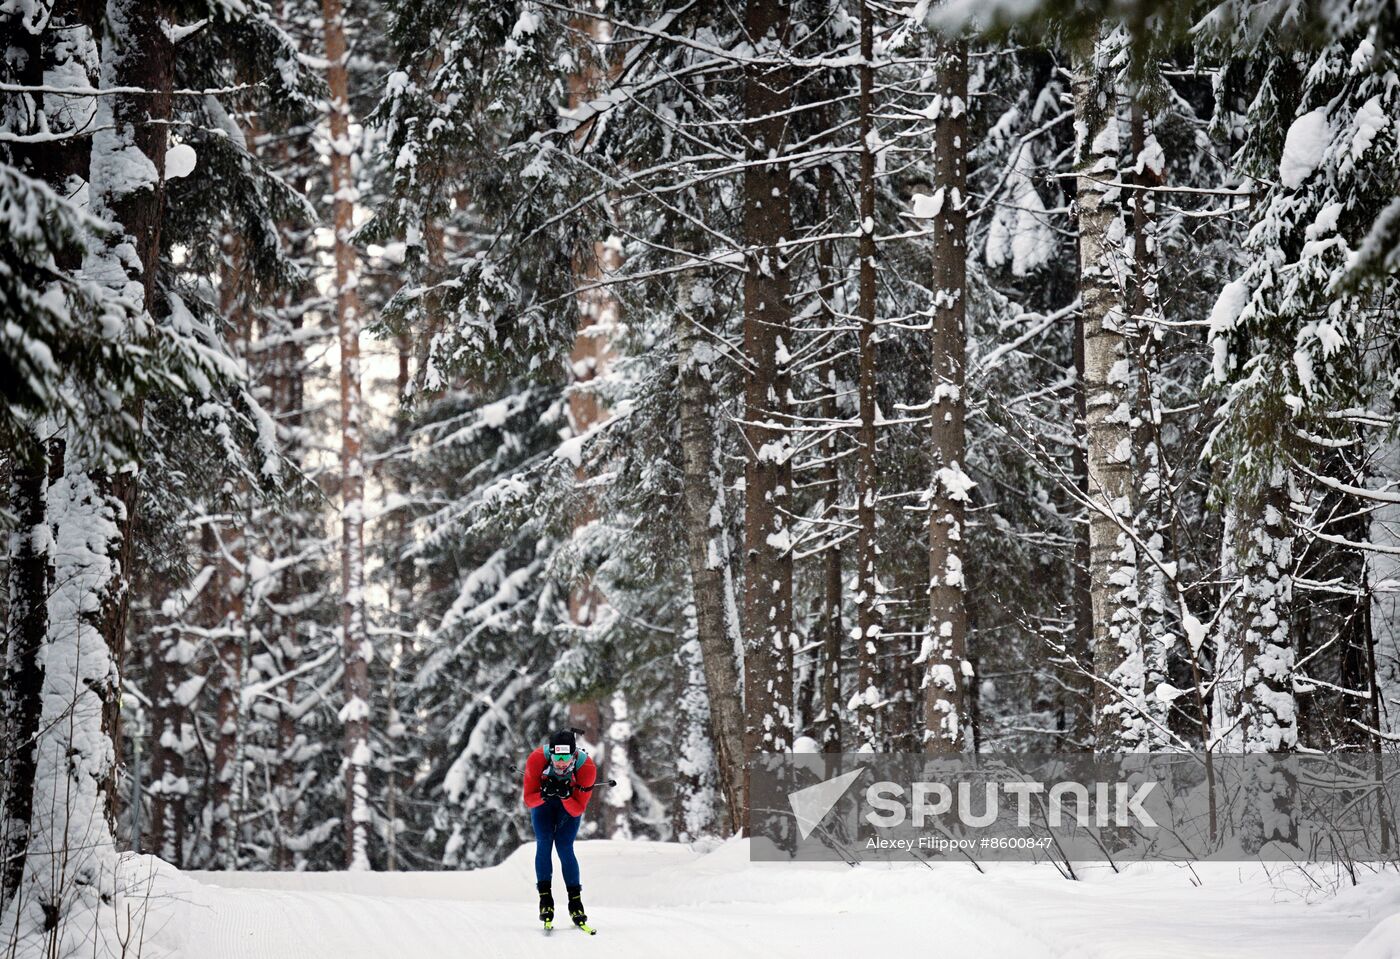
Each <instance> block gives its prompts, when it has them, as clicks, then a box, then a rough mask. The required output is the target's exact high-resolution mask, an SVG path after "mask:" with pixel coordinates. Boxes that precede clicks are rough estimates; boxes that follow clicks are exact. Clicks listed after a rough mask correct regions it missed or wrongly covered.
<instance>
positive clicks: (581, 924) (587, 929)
mask: <svg viewBox="0 0 1400 959" xmlns="http://www.w3.org/2000/svg"><path fill="white" fill-rule="evenodd" d="M574 925H576V926H578V927H579V928H580V929H582V930H583V931H584V932H586V933H588V934H589V935H590V936H596V935H598V930H597V929H594V928H593V927H592V926H590V925H589V924H588V923H586V922H575V923H574Z"/></svg>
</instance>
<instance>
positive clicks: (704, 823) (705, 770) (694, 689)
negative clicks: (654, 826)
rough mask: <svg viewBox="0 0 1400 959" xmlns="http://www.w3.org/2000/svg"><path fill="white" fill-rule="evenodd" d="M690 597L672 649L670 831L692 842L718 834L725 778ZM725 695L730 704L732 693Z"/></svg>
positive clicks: (694, 603) (694, 601)
mask: <svg viewBox="0 0 1400 959" xmlns="http://www.w3.org/2000/svg"><path fill="white" fill-rule="evenodd" d="M688 519H689V516H688V511H687V521H688ZM687 528H688V527H687ZM692 559H693V557H692ZM691 596H692V602H691V603H690V604H689V605H688V606H687V607H686V616H685V633H684V634H683V636H682V637H681V645H680V648H679V649H678V650H676V666H677V667H678V671H679V673H680V689H679V690H678V695H677V696H676V705H677V709H678V716H677V721H678V723H679V740H680V761H679V762H678V763H677V764H676V773H677V775H676V801H675V803H674V804H673V806H672V809H673V822H672V827H673V829H674V831H675V835H676V838H677V839H678V840H680V841H681V842H694V841H695V840H697V839H699V838H701V837H702V836H709V835H713V834H714V833H715V832H716V831H717V830H716V829H715V825H716V819H715V812H716V809H715V800H716V796H715V786H716V782H717V780H718V779H719V778H720V776H722V775H723V774H724V770H722V769H721V768H720V767H719V765H718V764H717V763H716V761H715V749H714V743H716V742H717V741H718V737H717V736H716V735H715V733H714V725H713V723H712V722H711V718H710V694H709V684H708V682H707V681H706V679H705V657H704V653H703V652H702V651H701V648H700V638H699V623H698V612H699V604H700V598H699V596H696V595H695V592H694V587H693V585H692V589H691ZM732 661H733V660H732V659H731V662H732ZM721 695H724V694H723V693H721ZM728 696H729V698H730V699H731V700H732V699H734V695H733V692H732V691H731V692H729V693H728ZM733 705H737V704H733ZM733 705H732V706H731V708H733ZM734 711H735V712H736V713H737V710H734ZM717 773H718V774H719V775H716V774H717Z"/></svg>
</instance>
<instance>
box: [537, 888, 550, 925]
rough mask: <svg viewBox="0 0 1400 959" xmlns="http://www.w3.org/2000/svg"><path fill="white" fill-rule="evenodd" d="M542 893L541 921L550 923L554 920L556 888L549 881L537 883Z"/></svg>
mask: <svg viewBox="0 0 1400 959" xmlns="http://www.w3.org/2000/svg"><path fill="white" fill-rule="evenodd" d="M535 888H536V889H537V890H539V894H540V922H542V923H545V924H546V925H550V924H552V923H553V922H554V890H553V889H552V888H551V886H550V884H549V883H547V882H540V883H536V884H535Z"/></svg>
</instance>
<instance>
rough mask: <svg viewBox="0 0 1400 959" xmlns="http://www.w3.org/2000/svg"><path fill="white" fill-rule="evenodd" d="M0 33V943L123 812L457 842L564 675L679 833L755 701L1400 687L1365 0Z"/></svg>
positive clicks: (844, 8)
mask: <svg viewBox="0 0 1400 959" xmlns="http://www.w3.org/2000/svg"><path fill="white" fill-rule="evenodd" d="M0 47H2V48H3V57H0V396H3V403H0V480H2V481H3V482H0V525H3V528H4V533H5V537H6V538H5V544H4V548H3V550H0V616H3V625H4V631H3V644H4V645H3V657H2V658H0V666H3V681H0V787H2V788H0V801H3V807H0V914H3V925H2V926H0V928H3V932H0V942H4V943H6V944H7V945H8V947H9V948H10V949H11V950H17V953H16V954H17V955H20V956H31V955H32V956H39V955H46V956H47V955H53V956H68V955H77V954H79V953H82V954H84V955H91V954H93V952H92V941H93V937H94V935H95V933H94V929H95V927H96V926H95V924H100V923H102V922H103V921H105V920H103V919H102V918H101V916H102V910H103V907H104V906H106V905H110V904H111V902H112V901H113V897H114V896H116V895H117V892H118V891H117V889H116V884H117V875H118V871H119V870H118V866H117V863H118V857H119V855H121V854H124V853H127V852H143V853H149V854H153V855H155V856H157V857H159V858H160V859H161V860H163V861H164V862H166V863H169V864H171V865H173V866H174V867H177V868H179V869H204V870H280V871H286V870H337V869H350V870H375V871H405V870H443V869H447V870H451V869H468V868H478V867H487V866H493V865H495V864H497V863H500V862H502V861H503V860H505V859H506V858H507V857H508V856H509V855H510V854H511V853H512V852H513V851H514V850H515V849H516V848H517V847H518V846H519V845H521V844H522V842H525V841H528V840H529V839H530V838H531V833H530V830H529V824H528V821H527V820H526V819H524V818H522V817H521V815H520V793H519V768H520V766H521V764H522V763H523V761H524V758H525V756H526V754H527V753H528V752H529V751H530V750H531V749H533V748H534V747H535V746H538V745H539V744H540V743H541V741H542V739H543V737H545V736H546V735H547V734H548V733H549V731H550V730H551V729H554V728H558V727H561V726H574V727H577V728H578V729H580V730H582V731H583V737H582V738H583V740H584V742H585V743H587V744H588V748H589V750H590V753H591V754H592V755H593V756H594V757H595V758H596V759H597V760H598V762H599V764H600V766H601V767H602V768H603V770H604V774H605V775H606V776H608V777H610V778H612V779H613V780H615V781H616V783H617V785H616V786H613V787H612V788H610V789H608V790H607V791H606V792H600V793H599V795H598V797H597V799H596V800H595V802H594V806H593V811H592V812H590V813H589V817H588V819H587V820H586V821H585V823H584V826H583V832H582V833H581V835H582V836H585V837H588V836H591V837H595V838H600V839H604V838H605V839H619V840H624V839H650V840H660V841H680V842H691V843H694V842H696V841H697V840H702V839H709V838H712V837H713V838H718V839H722V838H725V837H728V836H731V835H733V834H735V833H737V832H742V831H743V829H744V826H745V823H746V821H747V818H746V811H747V803H748V797H747V792H746V790H747V782H746V773H745V769H746V757H750V756H752V755H754V754H756V753H763V752H790V751H793V750H794V749H796V750H799V751H804V750H822V751H827V752H848V753H849V752H858V751H874V752H886V751H904V752H919V751H922V752H927V753H932V754H940V755H957V754H965V753H974V752H975V753H1050V752H1057V751H1085V750H1094V751H1098V752H1100V753H1117V752H1125V751H1127V752H1132V751H1197V752H1212V753H1256V752H1290V751H1304V752H1309V751H1313V752H1315V751H1323V752H1335V751H1355V752H1375V753H1381V752H1385V751H1388V750H1390V749H1392V748H1393V746H1394V743H1395V742H1396V741H1400V431H1398V430H1397V426H1400V405H1398V404H1397V398H1398V396H1400V6H1397V4H1396V3H1395V2H1394V0H1333V2H1326V3H1324V2H1306V0H1183V2H1179V3H1152V2H1147V0H1118V2H1104V0H947V2H945V3H942V4H940V3H936V2H935V3H932V4H931V3H930V2H929V0H918V2H910V0H733V2H712V0H532V2H526V0H521V2H507V0H314V2H308V0H0ZM1392 706H1395V707H1397V709H1396V710H1392V708H1391V707H1392ZM525 892H526V893H527V894H528V892H529V890H528V884H527V888H526V890H525ZM7 954H8V953H7ZM1027 954H1028V955H1035V954H1037V953H1027Z"/></svg>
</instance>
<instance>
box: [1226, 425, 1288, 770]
mask: <svg viewBox="0 0 1400 959" xmlns="http://www.w3.org/2000/svg"><path fill="white" fill-rule="evenodd" d="M1275 413H1276V415H1278V416H1279V420H1278V421H1279V422H1284V420H1283V418H1282V416H1283V414H1282V410H1281V409H1280V410H1276V411H1275ZM1290 500H1291V490H1290V482H1289V477H1288V473H1287V470H1286V468H1285V467H1284V466H1283V465H1281V464H1277V463H1276V464H1273V465H1272V466H1271V467H1266V469H1265V472H1264V475H1263V476H1262V477H1261V478H1260V481H1259V483H1258V484H1257V488H1256V489H1254V490H1251V491H1250V492H1249V493H1248V494H1246V495H1245V496H1243V497H1241V500H1240V503H1239V508H1240V513H1239V520H1240V522H1239V525H1238V526H1237V527H1236V529H1235V551H1236V554H1237V555H1238V557H1239V572H1240V602H1239V612H1238V618H1239V626H1238V628H1239V630H1240V631H1241V634H1242V637H1243V647H1244V664H1243V676H1244V680H1243V686H1242V687H1241V690H1240V699H1241V706H1242V707H1243V713H1244V723H1243V731H1244V742H1243V747H1244V751H1245V752H1248V753H1262V752H1288V751H1292V750H1293V749H1296V748H1297V746H1298V708H1297V700H1296V699H1295V697H1294V693H1293V660H1294V650H1293V637H1292V628H1293V531H1292V527H1291V524H1290V521H1289V518H1288V517H1289V512H1290V509H1289V508H1290Z"/></svg>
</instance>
